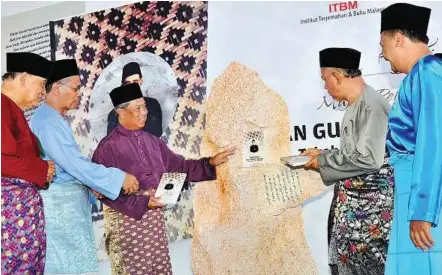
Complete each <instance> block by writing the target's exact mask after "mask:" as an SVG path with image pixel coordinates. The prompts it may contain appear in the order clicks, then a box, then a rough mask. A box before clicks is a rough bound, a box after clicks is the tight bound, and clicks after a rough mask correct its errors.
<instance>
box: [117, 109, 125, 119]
mask: <svg viewBox="0 0 442 275" xmlns="http://www.w3.org/2000/svg"><path fill="white" fill-rule="evenodd" d="M115 112H116V113H117V116H118V117H121V116H122V115H123V112H124V110H123V109H121V108H118V109H116V110H115Z"/></svg>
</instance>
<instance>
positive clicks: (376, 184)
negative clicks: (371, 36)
mask: <svg viewBox="0 0 442 275" xmlns="http://www.w3.org/2000/svg"><path fill="white" fill-rule="evenodd" d="M360 58H361V53H360V52H358V51H356V50H354V49H348V48H328V49H325V50H322V51H321V52H320V53H319V63H320V67H321V78H322V80H323V81H324V82H325V89H326V90H327V91H328V93H329V94H330V95H331V96H332V97H333V98H334V99H335V100H338V101H343V100H345V101H347V102H348V104H349V106H348V108H347V109H346V111H345V114H344V118H343V120H342V124H341V127H342V128H341V129H342V130H341V137H340V149H339V150H333V151H321V150H318V149H308V150H307V151H306V152H304V153H303V155H307V156H311V157H312V159H311V161H310V162H308V163H307V164H306V165H305V167H306V168H314V169H319V172H320V174H321V177H322V179H323V181H324V183H325V184H326V185H331V184H335V190H334V198H333V202H332V206H331V209H330V218H329V264H330V267H331V271H332V274H356V275H357V274H361V275H362V274H374V275H378V274H379V275H382V274H384V266H385V259H386V253H387V246H388V234H389V229H390V221H391V215H392V208H393V202H392V200H393V186H392V169H391V168H390V167H388V166H383V164H384V155H385V136H386V133H387V117H388V113H389V111H390V105H389V104H388V102H387V100H386V99H385V98H384V97H382V96H381V95H380V94H379V93H378V92H376V91H375V90H374V89H373V88H371V87H370V86H368V85H367V84H365V82H364V80H363V79H362V77H361V71H360V70H359V62H360ZM381 167H382V168H381Z"/></svg>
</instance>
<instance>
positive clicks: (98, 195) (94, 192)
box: [91, 189, 104, 199]
mask: <svg viewBox="0 0 442 275" xmlns="http://www.w3.org/2000/svg"><path fill="white" fill-rule="evenodd" d="M91 191H92V194H94V195H95V197H97V199H102V198H104V196H103V194H101V193H99V192H97V191H95V190H92V189H91Z"/></svg>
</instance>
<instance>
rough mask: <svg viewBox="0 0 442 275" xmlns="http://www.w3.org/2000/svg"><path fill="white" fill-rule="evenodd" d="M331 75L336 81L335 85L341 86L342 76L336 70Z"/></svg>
mask: <svg viewBox="0 0 442 275" xmlns="http://www.w3.org/2000/svg"><path fill="white" fill-rule="evenodd" d="M331 75H332V76H333V78H335V79H336V83H337V84H341V83H342V79H343V78H344V74H343V73H342V72H340V71H338V70H334V71H333V72H332V73H331Z"/></svg>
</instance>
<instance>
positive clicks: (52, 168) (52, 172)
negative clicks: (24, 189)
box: [46, 160, 55, 182]
mask: <svg viewBox="0 0 442 275" xmlns="http://www.w3.org/2000/svg"><path fill="white" fill-rule="evenodd" d="M46 162H47V163H48V173H47V175H46V180H47V182H51V181H52V179H53V178H54V175H55V164H54V162H53V161H52V160H47V161H46Z"/></svg>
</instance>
